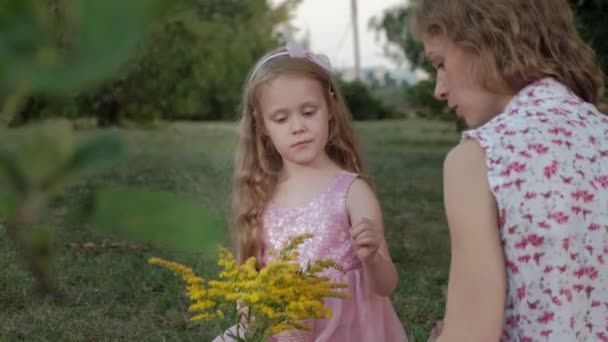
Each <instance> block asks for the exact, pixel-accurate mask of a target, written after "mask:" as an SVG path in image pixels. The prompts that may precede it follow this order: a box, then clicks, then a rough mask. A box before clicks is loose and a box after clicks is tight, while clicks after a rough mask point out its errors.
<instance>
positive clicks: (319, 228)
mask: <svg viewBox="0 0 608 342" xmlns="http://www.w3.org/2000/svg"><path fill="white" fill-rule="evenodd" d="M349 119H350V114H349V112H348V110H347V108H346V106H345V104H344V100H343V98H342V95H341V94H340V92H339V90H338V87H337V85H336V83H335V81H334V80H333V78H332V75H331V69H330V65H329V61H328V60H327V58H326V57H325V56H321V55H315V54H312V53H311V52H308V51H306V50H304V49H303V48H301V47H298V46H297V45H295V44H290V43H288V44H287V45H286V47H285V48H281V49H279V50H277V51H274V52H271V53H269V54H267V55H266V56H264V57H263V58H262V59H261V60H260V61H259V62H258V63H257V64H256V65H255V67H254V68H253V70H252V71H251V73H250V75H249V78H248V80H247V82H246V85H245V94H244V99H243V112H242V118H241V122H240V141H239V146H238V152H237V157H236V168H235V193H234V195H235V235H236V240H237V247H238V257H239V261H240V262H244V261H245V260H246V259H247V258H249V257H251V256H258V257H260V256H261V260H262V263H261V265H260V267H263V264H264V262H265V261H268V251H269V250H278V249H280V247H281V246H282V244H283V243H284V242H285V241H286V240H287V239H288V238H289V237H290V236H293V235H296V234H302V233H312V234H314V237H313V238H312V239H310V240H308V241H306V242H305V243H304V244H303V245H301V246H300V250H299V252H300V259H299V261H300V262H301V264H302V265H303V266H304V265H306V264H307V263H308V262H309V261H311V260H314V259H319V258H332V259H334V260H335V261H337V262H338V263H340V264H341V265H343V266H344V267H345V269H346V271H347V273H346V274H345V275H344V274H342V273H340V272H335V273H333V274H332V275H331V277H332V279H333V280H334V281H338V282H345V283H347V284H348V290H347V293H348V295H349V296H350V298H349V299H346V300H344V299H335V298H329V299H327V300H326V304H327V305H328V306H329V307H330V308H331V310H332V312H333V317H332V318H331V319H322V320H316V321H314V322H312V329H311V331H287V332H283V333H281V334H278V335H277V336H275V337H274V340H276V341H316V342H321V341H332V342H334V341H335V342H338V341H350V342H357V341H361V342H363V341H365V342H369V341H378V342H382V341H386V342H389V341H390V342H400V341H406V335H405V332H404V330H403V327H402V325H401V323H400V321H399V319H398V317H397V315H396V314H395V311H394V310H393V307H392V305H391V303H390V301H389V298H388V297H387V296H388V295H390V294H391V292H393V290H394V289H395V287H396V285H397V272H396V269H395V266H394V264H393V262H392V261H391V257H390V255H389V252H388V249H387V245H386V241H385V239H384V233H383V225H382V214H381V211H380V206H379V204H378V201H377V199H376V196H375V195H374V192H373V191H372V189H371V187H370V185H369V184H368V181H367V177H366V176H365V174H364V172H363V167H362V163H361V158H360V155H359V150H358V148H357V146H356V143H355V138H354V134H353V129H352V127H351V123H350V121H349ZM218 340H219V339H218Z"/></svg>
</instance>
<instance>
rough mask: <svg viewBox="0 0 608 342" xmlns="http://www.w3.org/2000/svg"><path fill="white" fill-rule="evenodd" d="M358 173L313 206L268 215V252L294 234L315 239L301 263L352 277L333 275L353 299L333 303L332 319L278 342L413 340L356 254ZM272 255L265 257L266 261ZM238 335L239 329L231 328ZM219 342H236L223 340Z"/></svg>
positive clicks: (345, 176)
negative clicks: (352, 198) (352, 213)
mask: <svg viewBox="0 0 608 342" xmlns="http://www.w3.org/2000/svg"><path fill="white" fill-rule="evenodd" d="M356 178H357V175H356V174H352V173H348V172H345V171H342V172H340V173H339V174H338V175H337V176H336V178H335V179H333V181H332V182H331V184H330V185H329V186H328V188H327V189H326V190H325V191H323V192H322V193H321V194H319V195H318V196H316V197H315V198H314V199H312V200H311V201H309V202H308V203H307V204H305V205H302V206H300V207H296V208H283V207H279V206H277V205H274V204H271V205H269V206H268V208H267V209H266V210H265V212H264V217H263V222H264V245H265V251H266V252H267V251H268V250H271V249H274V250H280V249H281V247H282V246H283V244H284V243H285V241H287V240H288V239H289V238H290V237H292V236H294V235H299V234H304V233H311V234H314V237H313V238H311V239H308V240H306V241H305V242H304V243H303V244H302V245H300V249H299V252H300V258H299V262H300V263H301V264H302V266H305V265H306V264H307V263H308V262H309V261H312V260H315V259H326V258H331V259H333V260H335V261H337V262H338V263H340V264H341V265H342V266H343V267H344V268H345V270H346V271H347V272H346V274H343V273H341V272H339V271H335V270H330V271H327V275H328V276H329V277H331V278H332V280H333V281H336V282H343V283H347V284H348V289H344V291H347V293H348V295H349V298H348V299H337V298H327V299H326V300H325V303H326V304H327V306H329V307H330V308H331V310H332V313H333V316H332V318H331V319H321V320H315V321H309V322H304V323H305V324H308V325H309V326H311V325H312V329H311V330H310V331H298V330H293V331H284V332H282V333H280V334H278V335H276V336H274V337H273V338H272V342H287V341H289V342H295V341H297V342H406V341H407V336H406V334H405V331H404V329H403V326H402V324H401V322H400V321H399V318H398V317H397V314H396V313H395V310H394V309H393V306H392V304H391V302H390V300H389V298H388V297H381V296H378V295H376V294H374V293H373V292H372V291H371V289H369V288H368V285H367V283H366V281H365V277H364V275H363V268H362V265H361V263H360V261H359V259H358V258H357V255H356V254H355V251H354V249H353V245H352V239H351V236H350V232H349V228H350V222H349V219H348V213H347V211H346V194H347V192H348V188H349V187H350V185H351V184H352V182H353V181H354V180H355V179H356ZM268 260H269V255H268V254H267V253H265V255H264V257H263V261H264V262H268ZM231 330H232V331H233V332H234V328H232V329H231ZM213 341H214V342H222V341H232V339H230V338H228V337H223V339H222V337H221V336H218V337H216V339H214V340H213Z"/></svg>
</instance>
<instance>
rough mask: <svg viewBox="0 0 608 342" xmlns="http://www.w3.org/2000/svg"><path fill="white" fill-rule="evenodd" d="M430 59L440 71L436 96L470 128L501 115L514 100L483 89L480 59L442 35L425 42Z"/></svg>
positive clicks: (508, 96) (438, 72) (506, 95)
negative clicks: (445, 102) (480, 77)
mask: <svg viewBox="0 0 608 342" xmlns="http://www.w3.org/2000/svg"><path fill="white" fill-rule="evenodd" d="M423 43H424V50H425V53H426V55H427V58H428V59H429V60H430V61H431V63H432V64H433V66H434V67H435V69H436V70H437V83H436V85H435V92H434V95H435V97H436V98H437V99H438V100H441V101H447V103H448V106H449V107H450V109H452V110H454V111H455V112H456V115H457V116H458V118H460V119H463V120H464V121H465V122H466V124H467V126H468V127H470V128H477V127H479V126H482V125H483V124H485V123H486V122H488V121H490V120H491V119H492V118H494V117H495V116H497V115H498V114H500V113H502V112H503V111H504V109H505V107H506V106H507V104H508V103H509V101H510V100H511V98H512V97H513V95H511V94H496V93H493V92H490V91H488V90H486V89H484V88H483V87H482V86H481V85H480V84H479V82H478V78H477V76H476V75H477V72H476V69H477V67H478V64H479V61H478V60H479V59H478V57H477V56H476V55H475V54H473V53H471V52H469V51H467V50H465V49H463V48H461V47H459V46H457V45H456V44H454V42H453V41H452V40H451V39H449V38H447V37H446V36H445V35H443V34H436V35H433V36H430V37H428V38H426V39H424V40H423Z"/></svg>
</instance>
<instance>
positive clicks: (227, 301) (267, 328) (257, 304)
mask: <svg viewBox="0 0 608 342" xmlns="http://www.w3.org/2000/svg"><path fill="white" fill-rule="evenodd" d="M312 237H313V235H311V234H303V235H298V236H294V237H292V238H291V239H289V240H288V241H287V243H285V245H284V247H283V248H282V249H281V250H280V251H279V252H278V253H277V252H274V251H270V252H269V253H270V255H271V256H272V257H273V260H271V261H270V262H268V263H267V264H266V266H265V267H264V268H263V269H262V270H259V271H258V270H257V268H256V264H257V260H256V258H249V259H248V260H247V261H246V262H245V263H244V264H242V265H238V264H237V261H236V259H235V258H234V256H233V255H232V253H230V251H229V250H228V249H226V248H220V250H219V258H218V262H217V263H218V265H219V266H220V268H221V272H220V273H219V277H218V278H219V279H218V280H210V281H208V282H205V280H204V279H203V278H200V277H198V276H196V274H195V273H194V272H193V271H192V269H190V268H188V267H186V266H183V265H180V264H178V263H175V262H171V261H167V260H163V259H159V258H151V259H150V260H149V263H150V264H153V265H158V266H162V267H165V268H168V269H170V270H172V271H173V272H174V273H176V274H177V275H180V276H181V277H182V279H183V280H184V281H185V282H186V284H187V286H186V294H187V295H188V297H189V298H190V300H191V302H192V304H191V305H190V307H189V309H188V311H189V312H191V313H195V315H193V316H192V317H191V320H193V321H209V320H222V321H227V322H230V323H232V324H234V325H237V324H241V323H242V322H249V324H248V328H247V331H246V337H245V339H244V341H265V340H266V339H267V338H269V337H270V336H272V335H274V334H276V333H278V332H281V331H284V330H289V329H299V330H309V329H310V326H309V325H307V324H305V323H303V322H307V321H308V322H310V320H313V319H318V318H324V317H331V314H332V313H331V310H329V308H328V307H327V306H326V305H325V303H324V298H326V297H335V298H347V297H348V295H347V294H346V293H345V292H342V291H339V289H343V288H345V287H346V286H347V285H346V284H343V283H336V282H332V280H331V279H330V278H329V277H327V276H322V275H320V274H322V273H323V272H324V271H326V270H328V269H330V268H333V269H336V270H338V271H341V272H344V269H343V268H342V266H340V265H339V264H338V263H336V262H335V261H333V260H317V261H315V262H314V263H312V264H310V265H308V266H307V267H305V268H302V267H300V265H299V264H298V262H297V259H298V256H299V254H298V251H297V248H298V247H299V245H301V244H302V243H303V242H304V241H305V240H306V239H310V238H312ZM221 325H224V324H221ZM219 333H223V332H219Z"/></svg>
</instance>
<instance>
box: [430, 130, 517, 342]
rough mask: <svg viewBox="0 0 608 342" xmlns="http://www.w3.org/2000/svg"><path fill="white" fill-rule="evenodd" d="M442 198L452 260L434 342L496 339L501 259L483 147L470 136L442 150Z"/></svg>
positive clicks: (501, 306)
mask: <svg viewBox="0 0 608 342" xmlns="http://www.w3.org/2000/svg"><path fill="white" fill-rule="evenodd" d="M444 201H445V210H446V215H447V220H448V225H449V229H450V237H451V250H452V261H451V266H450V279H449V284H448V294H447V305H446V313H445V320H444V326H443V332H442V333H441V335H440V336H439V339H438V340H437V341H441V342H448V341H449V342H460V341H463V342H464V341H466V342H476V341H480V342H482V341H483V342H487V341H498V340H499V339H500V336H501V332H502V327H503V319H504V311H505V298H506V269H505V259H504V255H503V249H502V244H501V238H500V233H499V227H498V212H497V208H496V201H495V199H494V197H493V195H492V193H491V191H490V186H489V184H488V181H487V169H486V158H485V151H484V150H483V149H482V148H481V146H480V145H479V143H478V142H477V141H476V140H473V139H469V140H466V141H465V142H463V143H462V144H460V145H458V146H456V147H455V148H454V149H453V150H452V151H451V152H450V153H449V154H448V156H447V158H446V160H445V164H444Z"/></svg>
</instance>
